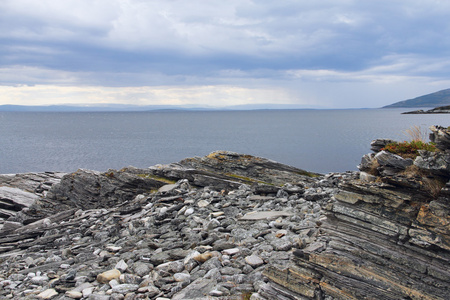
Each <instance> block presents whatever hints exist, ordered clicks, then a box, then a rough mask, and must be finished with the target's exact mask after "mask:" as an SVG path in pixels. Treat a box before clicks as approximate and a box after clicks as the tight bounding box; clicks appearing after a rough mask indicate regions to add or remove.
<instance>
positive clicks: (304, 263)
mask: <svg viewBox="0 0 450 300" xmlns="http://www.w3.org/2000/svg"><path fill="white" fill-rule="evenodd" d="M437 128H438V127H436V129H437ZM432 130H433V133H432V135H433V140H434V141H435V142H436V143H437V144H439V145H442V144H446V143H445V142H444V141H443V139H444V140H445V139H446V138H447V137H448V136H447V134H448V130H447V129H443V128H441V127H439V129H437V130H434V129H432ZM383 143H384V140H378V141H377V142H374V143H372V144H383ZM439 149H441V151H440V152H436V153H434V154H433V155H430V153H424V152H421V156H419V157H418V158H416V160H415V161H414V165H415V168H416V169H414V168H413V169H411V168H412V167H411V165H412V164H413V162H412V160H409V159H403V158H402V157H399V156H397V155H394V154H390V153H387V152H385V151H381V148H378V147H377V148H376V149H375V150H376V152H377V153H375V154H370V155H367V156H365V157H363V159H362V162H361V165H360V168H361V170H362V172H361V176H360V179H352V180H344V181H342V182H341V184H340V187H339V190H338V191H337V192H336V194H335V195H334V199H335V201H334V202H332V203H329V204H328V205H327V206H325V207H324V210H325V211H326V212H327V218H326V220H324V221H323V222H321V225H320V227H319V229H318V232H319V235H318V236H317V237H316V239H315V240H313V241H311V243H310V244H305V245H303V248H302V249H300V250H296V251H294V252H293V254H294V257H293V259H292V260H291V261H290V263H289V264H288V265H286V264H280V265H279V266H277V265H276V264H273V265H270V266H268V267H267V268H266V270H265V271H264V273H263V274H264V275H266V276H267V277H268V278H269V279H270V280H271V281H270V282H269V283H268V284H266V285H264V286H263V287H262V288H261V289H260V291H259V294H260V295H262V297H263V298H265V299H271V298H277V297H280V296H278V295H280V294H281V295H283V297H284V298H281V297H280V299H298V298H300V299H328V298H330V297H331V298H336V299H447V298H448V295H449V294H450V271H449V269H448V266H449V265H450V216H449V212H450V201H449V200H450V198H449V194H448V186H449V182H448V181H449V179H450V172H448V170H447V169H446V168H444V167H436V168H432V167H427V168H425V170H422V169H421V168H422V167H423V166H424V161H426V162H427V166H437V165H441V164H439V163H438V162H439V161H440V160H441V159H443V157H444V158H445V159H444V160H446V159H447V157H448V154H447V151H448V147H439ZM407 170H409V172H410V173H408V171H407ZM374 171H375V172H374ZM413 171H414V172H413ZM366 172H372V174H373V175H370V174H367V173H366ZM411 173H412V174H411ZM375 175H376V176H375ZM367 178H369V179H370V180H367ZM445 182H447V184H446V185H445V186H444V184H443V183H445Z"/></svg>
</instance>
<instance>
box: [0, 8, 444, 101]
mask: <svg viewBox="0 0 450 300" xmlns="http://www.w3.org/2000/svg"><path fill="white" fill-rule="evenodd" d="M449 13H450V2H449V1H438V0H430V1H419V0H403V1H387V0H381V1H348V0H338V1H336V0H335V1H331V0H328V1H249V0H232V1H216V0H214V1H199V0H192V1H181V0H179V1H176V0H174V1H161V0H158V1H139V0H97V1H82V0H67V1H52V0H41V1H31V0H5V1H2V2H0V69H1V70H0V84H2V85H19V84H53V85H71V84H72V85H95V86H106V87H107V86H110V87H119V86H170V85H176V86H180V85H185V86H191V85H195V86H200V85H202V84H204V85H223V84H226V85H232V86H237V87H248V88H252V89H254V88H256V87H258V86H267V85H270V86H273V87H274V88H275V89H276V88H277V87H283V88H289V89H290V92H289V91H287V92H288V93H291V94H292V95H297V94H298V93H299V91H298V88H296V87H299V86H302V87H303V88H305V89H306V87H305V85H307V83H308V82H322V83H327V82H331V83H333V84H334V83H336V82H350V83H351V82H364V84H371V83H372V84H374V86H375V85H376V86H377V87H381V88H382V86H381V85H380V84H381V83H380V82H381V81H380V78H382V77H383V76H384V77H385V78H390V80H393V78H397V79H398V78H402V80H403V81H404V82H406V81H408V80H410V81H415V80H420V81H421V82H422V83H423V84H426V85H427V86H424V88H423V91H425V90H427V91H428V90H431V91H432V89H433V88H435V87H436V86H439V87H441V86H442V87H445V85H446V84H447V82H446V80H445V79H446V78H448V77H449V68H448V62H449V61H450V54H449V53H448V49H449V48H450V26H449V25H448V20H447V19H448V15H449ZM25 70H28V71H29V72H30V73H28V74H27V73H26V72H25ZM8 75H9V76H8ZM433 82H434V83H433ZM430 85H432V86H430ZM405 86H406V85H405ZM387 90H389V91H390V89H387ZM313 93H314V92H313V89H312V88H311V91H308V92H307V93H304V92H303V93H300V94H303V95H304V94H308V95H311V94H313ZM317 95H318V96H319V95H322V93H321V92H317ZM309 98H311V97H309ZM400 100H401V99H400ZM336 101H340V100H336Z"/></svg>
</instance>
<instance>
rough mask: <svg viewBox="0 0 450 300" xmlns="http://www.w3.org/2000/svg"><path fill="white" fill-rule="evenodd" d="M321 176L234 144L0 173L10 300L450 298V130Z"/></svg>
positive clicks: (2, 274) (3, 281)
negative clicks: (116, 163)
mask: <svg viewBox="0 0 450 300" xmlns="http://www.w3.org/2000/svg"><path fill="white" fill-rule="evenodd" d="M431 139H432V140H433V141H434V142H435V143H436V145H437V147H438V149H439V150H438V151H436V152H427V151H422V152H421V153H420V156H418V157H417V158H416V159H415V160H414V161H413V160H411V159H404V158H402V157H400V156H397V155H395V154H391V153H389V152H386V151H382V150H381V149H382V148H383V147H384V145H386V143H388V142H389V141H388V140H375V141H373V142H372V150H373V151H374V153H371V154H368V155H366V156H364V157H363V158H362V161H361V165H360V166H359V168H360V172H345V173H330V174H326V175H320V174H314V173H310V172H306V171H304V170H301V169H297V168H294V167H291V166H287V165H284V164H281V163H277V162H274V161H271V160H268V159H264V158H260V157H254V156H250V155H244V154H237V153H233V152H227V151H217V152H213V153H211V154H210V155H208V156H206V157H201V158H200V157H194V158H189V159H185V160H183V161H180V162H179V163H174V164H169V165H156V166H153V167H150V168H146V169H138V168H133V167H127V168H124V169H121V170H108V171H107V172H104V173H100V172H96V171H91V170H78V171H76V172H74V173H70V174H61V173H39V174H14V175H0V209H1V210H0V217H1V218H2V221H0V227H1V228H0V298H2V299H99V300H103V299H159V300H163V299H448V295H449V294H450V271H449V268H448V266H449V265H450V264H449V263H450V218H449V211H450V203H449V197H450V183H449V180H450V133H449V130H448V129H446V128H442V127H433V128H432V134H431Z"/></svg>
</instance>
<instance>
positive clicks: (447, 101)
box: [383, 89, 450, 108]
mask: <svg viewBox="0 0 450 300" xmlns="http://www.w3.org/2000/svg"><path fill="white" fill-rule="evenodd" d="M445 105H450V89H446V90H442V91H439V92H435V93H431V94H428V95H424V96H420V97H417V98H414V99H409V100H403V101H399V102H395V103H394V104H390V105H386V106H384V107H383V108H395V107H438V106H445Z"/></svg>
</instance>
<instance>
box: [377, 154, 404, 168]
mask: <svg viewBox="0 0 450 300" xmlns="http://www.w3.org/2000/svg"><path fill="white" fill-rule="evenodd" d="M374 159H375V160H376V161H377V162H378V164H380V166H384V167H392V168H395V169H399V170H404V169H406V167H408V166H411V165H412V164H413V160H412V159H410V158H407V159H405V158H403V157H401V156H399V155H396V154H393V153H390V152H387V151H381V152H378V153H377V154H376V155H375V158H374Z"/></svg>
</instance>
